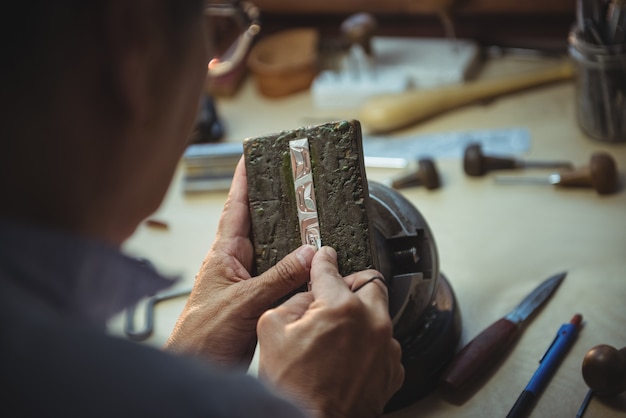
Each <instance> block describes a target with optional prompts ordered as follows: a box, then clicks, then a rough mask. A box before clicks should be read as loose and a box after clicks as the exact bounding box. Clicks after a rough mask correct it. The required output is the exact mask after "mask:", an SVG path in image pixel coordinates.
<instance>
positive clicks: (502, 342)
mask: <svg viewBox="0 0 626 418" xmlns="http://www.w3.org/2000/svg"><path fill="white" fill-rule="evenodd" d="M566 274H567V273H566V272H563V273H559V274H556V275H554V276H552V277H550V278H549V279H547V280H545V281H544V282H543V283H541V284H540V285H539V286H538V287H537V288H535V290H533V291H532V292H531V293H530V294H529V295H528V296H526V297H525V298H524V300H522V302H521V303H520V304H519V305H517V306H516V307H515V309H513V310H512V311H511V312H509V313H508V314H507V315H506V316H504V317H502V318H500V319H499V320H497V321H496V322H494V323H493V324H491V325H490V326H489V327H488V328H487V329H485V330H484V331H482V332H481V333H480V334H478V336H476V337H475V338H474V339H473V340H472V341H470V342H469V343H468V344H467V345H466V346H465V347H464V348H463V349H462V350H461V351H460V352H459V353H458V354H457V355H456V357H455V358H454V359H453V360H452V363H451V364H450V366H449V367H448V369H447V370H446V371H445V372H444V374H443V376H442V378H441V383H442V386H443V387H444V389H446V390H447V391H448V392H457V391H460V390H463V389H465V388H466V386H467V384H468V383H469V382H471V381H474V380H475V378H477V377H479V376H480V375H481V374H483V373H485V372H486V371H487V370H489V369H490V368H491V367H493V366H494V365H495V363H496V362H497V360H499V359H500V358H502V356H503V355H504V354H505V353H506V352H507V349H508V348H509V347H510V346H511V345H512V344H513V341H514V340H515V338H516V337H517V336H518V335H519V333H520V332H521V331H522V329H523V327H522V326H523V325H524V324H525V323H526V321H528V320H529V318H531V316H532V314H533V313H535V312H536V311H537V309H538V308H540V307H541V306H543V304H544V303H545V302H546V301H547V300H548V299H549V298H550V296H551V295H552V294H553V292H554V291H555V290H556V288H557V287H558V286H559V284H560V283H561V282H562V281H563V279H564V278H565V276H566Z"/></svg>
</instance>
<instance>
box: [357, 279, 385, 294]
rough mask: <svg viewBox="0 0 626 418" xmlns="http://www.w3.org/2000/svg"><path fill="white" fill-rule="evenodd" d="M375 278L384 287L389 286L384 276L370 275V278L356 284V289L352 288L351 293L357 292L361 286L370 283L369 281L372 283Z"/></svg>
mask: <svg viewBox="0 0 626 418" xmlns="http://www.w3.org/2000/svg"><path fill="white" fill-rule="evenodd" d="M376 280H380V282H381V283H382V284H383V285H385V287H386V288H389V285H388V284H387V281H386V280H385V278H384V277H382V276H374V277H372V278H371V279H369V280H367V281H366V282H365V283H361V284H360V285H359V286H357V288H356V289H354V290H353V291H352V293H356V292H358V291H359V290H361V289H362V288H363V287H365V286H366V285H368V284H370V283H372V282H374V281H376Z"/></svg>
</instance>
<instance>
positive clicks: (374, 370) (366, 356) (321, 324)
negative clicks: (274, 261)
mask: <svg viewBox="0 0 626 418" xmlns="http://www.w3.org/2000/svg"><path fill="white" fill-rule="evenodd" d="M372 278H377V279H374V280H372ZM311 286H312V287H311V291H310V292H304V293H298V294H296V295H294V296H293V297H291V298H290V299H289V300H287V301H286V302H285V303H283V304H282V305H280V306H278V307H276V308H275V309H271V310H269V311H267V312H266V313H265V314H263V316H262V317H261V319H260V320H259V325H258V335H259V345H260V358H259V374H260V376H261V377H262V378H264V379H266V380H268V381H269V382H271V383H272V384H273V385H275V386H276V387H277V388H278V389H279V390H281V391H282V392H283V393H284V394H285V395H287V396H289V397H290V398H292V399H294V400H295V401H296V402H298V403H299V404H300V405H301V406H302V407H303V408H304V409H306V410H309V411H310V412H312V413H313V414H314V416H316V417H324V418H326V417H360V418H366V417H376V416H380V415H382V413H383V408H384V406H385V404H386V403H387V401H388V400H389V399H390V398H391V396H392V395H393V394H394V393H395V392H396V391H397V390H398V389H399V388H400V387H401V385H402V382H403V381H404V368H403V367H402V364H401V362H400V359H401V348H400V344H399V343H398V342H397V341H396V340H395V339H393V337H392V324H391V319H390V317H389V311H388V293H387V288H386V286H385V284H384V282H383V280H382V276H381V275H380V273H378V272H377V271H375V270H366V271H361V272H359V273H355V274H352V275H350V276H348V277H345V278H343V279H342V277H341V275H340V274H339V272H338V270H337V254H336V252H335V251H334V250H333V249H332V248H330V247H323V248H322V249H320V250H319V251H318V252H317V254H315V257H314V258H313V262H312V267H311Z"/></svg>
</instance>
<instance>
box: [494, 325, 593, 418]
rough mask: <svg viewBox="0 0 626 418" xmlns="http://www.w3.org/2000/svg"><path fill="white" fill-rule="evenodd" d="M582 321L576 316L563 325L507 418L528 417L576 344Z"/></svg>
mask: <svg viewBox="0 0 626 418" xmlns="http://www.w3.org/2000/svg"><path fill="white" fill-rule="evenodd" d="M582 321H583V317H582V315H580V314H576V315H574V317H573V318H572V320H571V321H569V323H568V324H563V325H561V328H559V332H558V333H557V334H556V337H555V338H554V341H552V344H551V345H550V347H549V348H548V351H546V353H545V354H544V355H543V357H542V358H541V360H539V368H538V369H537V371H536V372H535V374H534V375H533V377H532V378H531V379H530V382H528V385H526V388H525V389H524V391H523V392H522V393H521V394H520V396H519V398H517V401H516V402H515V405H513V408H511V410H510V411H509V413H508V415H507V416H506V417H507V418H521V417H526V416H528V413H529V412H530V411H531V409H532V407H533V405H534V404H535V401H536V400H537V397H538V396H539V394H540V393H541V391H542V390H543V388H544V387H545V385H546V383H548V380H549V379H550V378H551V377H552V374H553V373H554V371H555V370H556V368H557V367H558V365H559V363H560V362H561V359H562V358H563V357H564V356H565V353H567V350H569V348H570V346H571V345H572V344H573V343H574V340H575V339H576V335H578V330H579V329H580V325H581V323H582Z"/></svg>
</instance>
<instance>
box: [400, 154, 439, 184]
mask: <svg viewBox="0 0 626 418" xmlns="http://www.w3.org/2000/svg"><path fill="white" fill-rule="evenodd" d="M413 186H424V187H426V188H427V189H428V190H434V189H438V188H439V187H440V186H441V180H440V179H439V172H438V170H437V166H436V165H435V162H434V161H433V160H432V159H430V158H421V159H420V160H419V161H418V162H417V170H413V171H411V172H409V173H408V174H405V175H403V176H400V177H398V178H396V179H393V180H392V181H391V187H393V188H394V189H404V188H406V187H413Z"/></svg>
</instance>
